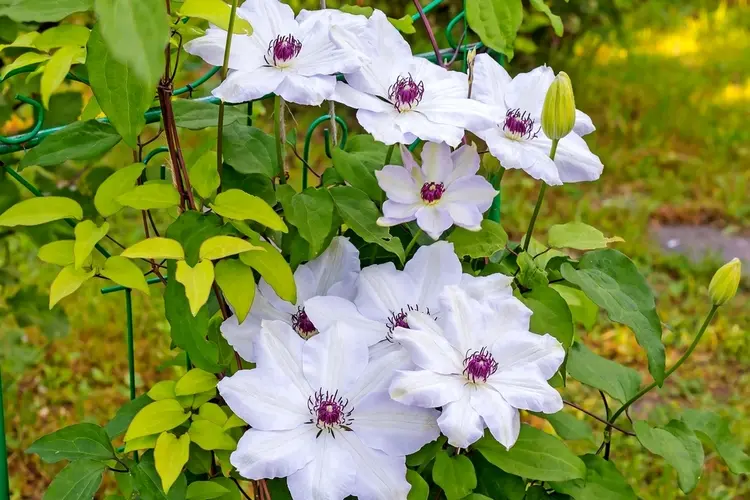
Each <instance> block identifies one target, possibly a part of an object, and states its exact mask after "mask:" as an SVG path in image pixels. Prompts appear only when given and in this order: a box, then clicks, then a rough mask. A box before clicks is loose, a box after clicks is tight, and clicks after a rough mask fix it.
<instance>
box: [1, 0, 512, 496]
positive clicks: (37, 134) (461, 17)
mask: <svg viewBox="0 0 750 500" xmlns="http://www.w3.org/2000/svg"><path fill="white" fill-rule="evenodd" d="M442 2H443V0H433V1H431V2H430V3H428V4H427V5H426V6H424V7H423V11H424V13H425V14H426V13H429V12H430V11H432V10H433V9H435V8H436V7H437V6H439V5H440V4H441V3H442ZM465 18H466V11H465V5H464V9H463V10H462V11H461V12H460V13H459V14H458V15H457V16H455V17H454V18H453V19H452V20H451V21H450V22H449V23H448V25H447V27H446V31H445V34H446V38H447V40H448V44H449V45H450V47H449V48H446V49H443V50H441V51H439V54H440V58H441V59H444V58H446V57H454V56H456V55H461V56H462V62H463V69H464V71H466V68H467V65H468V62H467V55H468V53H469V51H470V50H472V49H474V48H477V49H479V48H481V47H482V44H481V43H475V44H464V43H463V38H464V37H463V36H462V38H461V40H460V41H459V42H458V43H456V41H455V39H454V37H453V34H452V32H453V29H454V28H455V26H456V25H458V24H459V23H461V22H462V21H463V23H464V30H466V29H467V27H466V24H465V23H466V19H465ZM411 19H412V21H413V22H416V21H418V20H419V19H420V14H419V13H416V14H414V15H412V16H411ZM417 56H418V57H424V58H425V59H428V60H430V61H432V62H442V61H438V60H437V57H438V56H437V55H436V54H435V53H434V52H429V53H424V54H417ZM37 67H38V64H31V65H28V66H24V67H21V68H17V69H15V70H13V71H11V72H9V73H8V74H7V75H6V76H5V78H3V79H2V80H0V81H4V80H6V79H8V78H11V77H13V76H15V75H18V74H24V73H30V72H32V71H34V70H35V69H36V68H37ZM220 69H221V68H220V67H218V66H216V67H213V68H212V69H211V70H209V71H208V72H206V73H205V74H204V75H203V76H201V77H200V78H198V79H197V80H195V81H193V82H191V83H189V84H187V85H185V86H183V87H180V88H178V89H175V90H174V92H173V95H175V96H179V95H183V94H188V95H190V94H191V93H192V91H193V90H195V89H196V88H197V87H199V86H201V85H203V84H204V83H206V82H207V81H208V80H209V79H210V78H211V77H212V76H214V75H215V74H216V73H218V72H219V70H220ZM66 78H67V79H69V80H74V81H78V82H82V83H85V84H88V83H89V82H88V81H87V80H86V79H84V78H82V77H79V76H77V75H76V74H74V73H72V72H69V73H68V75H67V77H66ZM266 97H270V95H269V96H264V97H263V98H261V99H265V98H266ZM16 99H18V100H19V101H21V102H24V103H26V104H30V105H31V106H32V107H34V110H35V122H34V125H33V126H32V128H31V130H29V131H28V132H26V133H24V134H19V135H16V136H13V137H2V136H0V155H4V154H8V153H13V152H17V151H22V150H24V151H25V150H27V149H29V148H32V147H34V146H36V145H38V144H39V143H40V142H41V141H42V140H43V139H44V138H45V137H47V136H48V135H50V134H53V133H55V132H57V131H59V130H62V129H64V128H66V127H67V126H69V125H66V126H61V127H52V128H48V129H42V125H43V122H44V118H45V112H44V106H42V105H41V104H40V103H39V102H38V101H36V100H34V99H31V98H28V97H26V96H21V95H18V96H16ZM196 101H203V102H209V103H212V104H218V103H219V100H218V99H217V98H215V97H204V98H199V99H196ZM251 112H252V102H250V103H248V125H250V124H251V120H252V118H251ZM145 119H146V123H147V124H150V123H156V122H158V121H160V120H161V110H160V109H158V108H155V109H150V110H148V111H147V112H146V113H145ZM330 119H331V116H330V115H328V114H326V115H323V116H321V117H319V118H317V119H316V120H314V121H313V122H312V123H311V124H310V126H309V128H308V130H307V133H306V134H305V143H304V151H303V162H304V165H303V180H302V183H303V188H305V187H307V182H308V159H309V152H310V141H311V138H312V134H313V132H314V131H315V130H316V129H317V128H318V127H319V126H320V125H323V124H324V123H326V122H327V121H329V120H330ZM334 119H335V120H336V122H337V123H338V124H339V125H340V126H341V130H342V135H341V138H340V140H339V144H337V146H338V147H341V148H344V147H345V146H346V141H347V137H348V128H347V125H346V122H345V121H344V120H343V119H342V118H341V117H339V116H334ZM98 121H100V122H102V123H108V122H109V120H108V119H107V118H101V119H98ZM324 139H325V151H326V155H327V156H328V157H329V158H330V157H331V145H330V136H329V130H328V129H327V128H325V129H324ZM418 143H419V141H415V143H414V144H412V145H411V146H410V149H412V150H413V149H414V148H416V147H417V145H418ZM167 151H168V149H167V148H165V147H159V148H155V149H154V150H152V151H150V152H149V153H148V154H147V155H146V157H145V158H144V160H143V162H144V163H146V164H148V162H149V161H150V160H151V159H152V158H153V157H154V156H156V155H157V154H160V153H165V152H167ZM3 168H4V170H5V171H6V172H7V174H8V175H10V176H11V177H12V178H14V179H15V180H16V181H17V182H18V183H19V184H21V185H22V186H23V187H24V188H25V189H27V190H28V191H29V192H31V193H32V194H33V195H34V196H44V195H43V193H42V192H41V191H39V189H37V188H36V187H35V186H34V185H33V184H31V183H30V182H28V181H27V180H26V179H25V178H24V177H23V176H21V175H20V174H18V172H16V171H15V170H13V169H12V168H10V167H9V166H5V165H4V166H3ZM165 176H166V169H165V168H164V167H163V166H162V168H161V178H162V179H164V178H165ZM492 181H493V185H494V186H495V187H496V188H499V182H500V177H499V176H495V177H494V178H493V179H492ZM490 218H491V219H493V220H495V221H499V219H500V195H498V196H497V197H496V198H495V201H494V203H493V205H492V208H491V209H490ZM65 222H66V223H68V224H69V225H71V226H75V224H76V222H75V221H73V220H71V219H66V220H65ZM96 250H97V251H99V252H100V253H101V254H102V256H104V257H105V258H108V257H109V256H110V254H109V252H108V251H107V250H106V249H105V248H103V247H102V246H101V245H100V244H97V245H96ZM164 278H165V279H167V277H166V276H165V277H164ZM160 281H161V278H159V277H152V278H149V279H147V280H146V282H147V283H148V284H149V285H152V284H155V283H159V282H160ZM122 291H124V292H125V313H126V342H127V348H128V385H129V392H130V399H131V400H132V399H135V396H136V387H135V349H134V331H133V303H132V291H131V289H129V288H126V287H123V286H120V285H115V286H108V287H105V288H102V289H101V293H102V294H110V293H115V292H122ZM188 364H189V361H188ZM2 396H3V392H2V377H1V373H0V500H9V499H10V484H9V475H8V460H7V448H6V442H5V421H4V413H3V408H4V406H3V397H2Z"/></svg>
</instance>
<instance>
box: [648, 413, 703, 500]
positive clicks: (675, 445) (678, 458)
mask: <svg viewBox="0 0 750 500" xmlns="http://www.w3.org/2000/svg"><path fill="white" fill-rule="evenodd" d="M633 430H635V435H636V436H637V437H638V441H640V442H641V444H642V445H643V446H645V447H646V449H647V450H648V451H650V452H651V453H654V454H656V455H659V456H661V457H664V460H666V461H667V463H668V464H669V465H671V466H672V467H674V468H675V469H676V470H677V479H678V482H679V484H680V489H681V490H682V491H684V492H685V493H690V492H691V491H693V489H695V487H696V486H697V485H698V480H699V479H700V477H701V471H702V470H703V458H704V456H703V445H701V442H700V441H699V440H698V438H697V437H696V435H695V433H694V432H693V431H692V430H691V429H690V428H689V427H688V426H687V425H686V424H685V423H684V422H680V421H679V420H672V421H670V422H669V423H668V424H667V425H665V426H664V427H651V426H649V425H648V424H647V423H646V422H644V421H643V420H639V421H637V422H635V423H634V424H633Z"/></svg>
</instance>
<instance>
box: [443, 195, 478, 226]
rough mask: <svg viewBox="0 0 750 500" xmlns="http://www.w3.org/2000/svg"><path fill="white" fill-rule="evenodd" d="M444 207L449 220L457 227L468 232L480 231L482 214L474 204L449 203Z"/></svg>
mask: <svg viewBox="0 0 750 500" xmlns="http://www.w3.org/2000/svg"><path fill="white" fill-rule="evenodd" d="M445 205H446V207H447V208H448V213H449V214H450V216H451V219H453V222H454V223H455V224H456V225H457V226H460V227H462V228H464V229H468V230H469V231H480V230H481V229H482V225H481V224H482V213H481V212H480V211H479V209H478V208H477V206H476V205H475V204H469V203H464V202H450V203H446V204H445ZM488 208H489V207H488Z"/></svg>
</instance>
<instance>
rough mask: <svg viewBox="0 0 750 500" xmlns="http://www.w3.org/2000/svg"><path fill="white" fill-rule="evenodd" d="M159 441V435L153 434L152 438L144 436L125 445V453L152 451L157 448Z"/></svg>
mask: <svg viewBox="0 0 750 500" xmlns="http://www.w3.org/2000/svg"><path fill="white" fill-rule="evenodd" d="M158 439H159V434H151V435H150V436H143V437H139V438H135V439H131V440H130V441H128V442H127V443H125V449H124V450H123V451H124V453H130V452H131V451H140V450H152V449H154V448H155V447H156V441H157V440H158Z"/></svg>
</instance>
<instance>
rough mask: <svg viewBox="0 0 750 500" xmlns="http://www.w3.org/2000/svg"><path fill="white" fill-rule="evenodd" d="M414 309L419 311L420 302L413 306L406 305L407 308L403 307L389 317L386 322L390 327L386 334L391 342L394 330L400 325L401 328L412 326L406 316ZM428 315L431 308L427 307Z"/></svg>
mask: <svg viewBox="0 0 750 500" xmlns="http://www.w3.org/2000/svg"><path fill="white" fill-rule="evenodd" d="M412 311H419V304H415V305H413V306H406V310H403V309H401V310H400V311H398V312H392V313H391V316H390V318H388V321H387V322H386V326H387V327H388V333H387V334H386V337H385V338H386V340H388V341H389V342H393V330H395V329H396V328H398V327H401V328H411V327H410V326H409V323H407V321H406V316H407V315H408V314H409V313H410V312H412ZM424 312H425V313H426V314H427V315H430V309H429V308H427V309H426V310H425V311H424Z"/></svg>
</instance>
